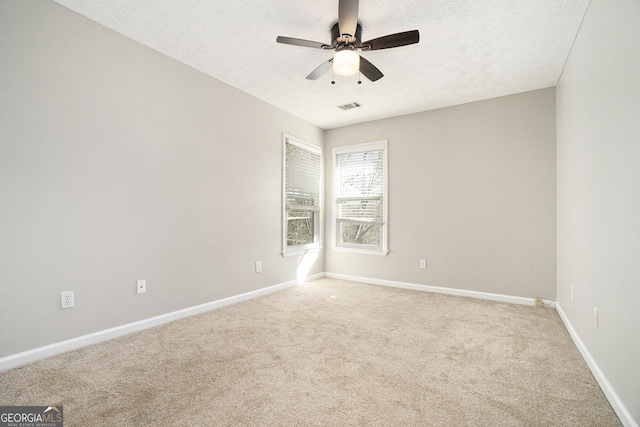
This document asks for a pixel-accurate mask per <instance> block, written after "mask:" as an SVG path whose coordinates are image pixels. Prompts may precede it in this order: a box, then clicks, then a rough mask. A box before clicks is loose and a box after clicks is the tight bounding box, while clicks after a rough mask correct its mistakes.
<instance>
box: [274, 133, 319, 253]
mask: <svg viewBox="0 0 640 427" xmlns="http://www.w3.org/2000/svg"><path fill="white" fill-rule="evenodd" d="M283 146H284V148H283V157H284V158H283V169H284V171H283V185H282V187H283V197H282V200H283V207H282V218H283V220H282V223H283V224H282V229H283V238H282V255H284V256H287V255H296V254H300V253H303V252H304V251H305V250H308V249H312V248H319V247H320V235H321V233H320V189H321V184H320V183H321V179H322V176H321V164H322V162H321V160H322V157H321V156H322V152H321V149H320V147H317V146H315V145H311V144H309V143H307V142H304V141H301V140H299V139H296V138H294V137H292V136H289V135H286V134H285V135H283Z"/></svg>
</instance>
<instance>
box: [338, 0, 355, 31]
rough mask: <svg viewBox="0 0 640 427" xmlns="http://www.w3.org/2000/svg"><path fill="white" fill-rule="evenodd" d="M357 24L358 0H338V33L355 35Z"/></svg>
mask: <svg viewBox="0 0 640 427" xmlns="http://www.w3.org/2000/svg"><path fill="white" fill-rule="evenodd" d="M357 26H358V0H340V2H339V3H338V29H339V30H340V35H342V34H348V35H350V36H351V37H355V35H356V27H357Z"/></svg>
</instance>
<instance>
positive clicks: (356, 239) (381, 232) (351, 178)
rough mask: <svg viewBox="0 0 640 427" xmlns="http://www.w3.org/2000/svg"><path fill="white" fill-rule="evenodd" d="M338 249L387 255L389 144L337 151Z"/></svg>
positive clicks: (334, 193) (335, 197) (356, 146)
mask: <svg viewBox="0 0 640 427" xmlns="http://www.w3.org/2000/svg"><path fill="white" fill-rule="evenodd" d="M333 173H334V191H333V202H334V205H333V206H334V209H333V216H334V218H333V219H334V221H333V224H334V230H335V233H334V245H333V246H334V249H335V250H341V251H347V252H359V253H368V254H375V255H386V254H387V141H380V142H372V143H366V144H358V145H351V146H347V147H339V148H334V149H333Z"/></svg>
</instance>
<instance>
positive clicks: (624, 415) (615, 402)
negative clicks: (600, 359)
mask: <svg viewBox="0 0 640 427" xmlns="http://www.w3.org/2000/svg"><path fill="white" fill-rule="evenodd" d="M556 311H557V312H558V315H559V316H560V319H562V323H564V326H565V328H567V331H568V332H569V335H570V336H571V339H572V340H573V342H574V343H575V345H576V347H578V350H580V354H582V358H583V359H584V360H585V362H587V366H589V369H591V373H592V374H593V376H594V377H595V379H596V381H597V382H598V384H599V385H600V388H601V389H602V392H603V393H604V395H605V396H606V397H607V400H609V403H610V404H611V407H612V408H613V410H614V411H615V413H616V415H618V418H620V421H621V422H622V424H623V425H625V426H627V427H638V423H637V422H635V421H634V420H633V418H632V417H631V414H629V411H628V410H627V408H626V407H625V406H624V405H623V404H622V402H621V401H620V398H619V397H618V394H617V393H616V392H615V390H614V389H613V387H612V386H611V384H610V383H609V381H608V380H607V378H606V377H605V376H604V373H603V372H602V370H601V369H600V367H599V366H598V364H597V363H596V361H595V360H594V359H593V357H592V356H591V353H589V350H588V349H587V347H586V346H585V345H584V343H583V342H582V340H581V339H580V336H579V335H578V333H577V332H576V330H575V329H574V327H573V325H572V324H571V322H570V321H569V318H568V317H567V315H566V314H565V312H564V310H562V307H561V306H560V304H557V303H556Z"/></svg>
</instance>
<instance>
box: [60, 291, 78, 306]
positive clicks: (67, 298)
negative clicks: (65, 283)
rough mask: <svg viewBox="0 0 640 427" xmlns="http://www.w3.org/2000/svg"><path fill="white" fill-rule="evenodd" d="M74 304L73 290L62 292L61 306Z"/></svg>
mask: <svg viewBox="0 0 640 427" xmlns="http://www.w3.org/2000/svg"><path fill="white" fill-rule="evenodd" d="M74 304H75V303H74V298H73V291H68V292H62V293H61V294H60V307H61V308H72V307H73V306H74Z"/></svg>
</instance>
